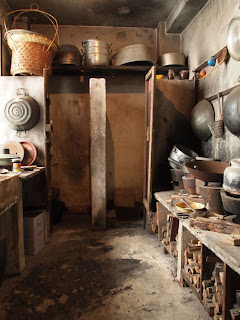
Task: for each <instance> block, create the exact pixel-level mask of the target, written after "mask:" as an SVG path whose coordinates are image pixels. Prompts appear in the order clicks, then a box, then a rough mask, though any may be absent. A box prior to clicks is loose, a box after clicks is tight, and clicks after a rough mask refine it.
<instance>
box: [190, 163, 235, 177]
mask: <svg viewBox="0 0 240 320" xmlns="http://www.w3.org/2000/svg"><path fill="white" fill-rule="evenodd" d="M195 165H196V166H197V167H199V168H200V170H201V171H199V170H196V169H194V166H195ZM185 166H186V167H187V169H188V171H189V172H190V173H191V174H192V175H193V176H194V177H195V178H196V179H199V180H201V181H204V182H222V181H223V172H224V170H225V169H226V168H227V167H229V163H228V162H220V161H196V160H195V161H191V162H188V163H186V164H185Z"/></svg>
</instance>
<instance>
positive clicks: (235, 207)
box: [168, 145, 240, 224]
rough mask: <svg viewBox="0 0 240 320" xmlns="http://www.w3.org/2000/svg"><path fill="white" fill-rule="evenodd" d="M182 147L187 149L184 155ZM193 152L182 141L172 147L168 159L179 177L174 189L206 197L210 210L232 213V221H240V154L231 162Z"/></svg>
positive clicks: (226, 213)
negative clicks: (233, 217)
mask: <svg viewBox="0 0 240 320" xmlns="http://www.w3.org/2000/svg"><path fill="white" fill-rule="evenodd" d="M183 150H184V151H185V152H187V151H188V154H185V157H184V156H183V155H182V153H183ZM191 151H192V150H191ZM189 154H192V157H190V156H189ZM193 155H196V154H195V153H194V152H193V151H192V153H190V152H189V150H188V149H185V147H183V146H181V145H175V146H174V147H173V149H172V151H171V154H170V157H169V158H168V160H169V164H170V166H171V169H170V172H171V176H172V180H173V181H174V179H175V180H178V185H177V188H176V187H175V185H176V183H174V184H173V186H174V190H175V191H180V189H181V188H182V189H184V190H181V192H183V194H187V195H188V196H189V197H193V198H199V197H201V198H203V199H204V201H205V206H206V208H207V209H208V211H209V212H210V213H211V214H220V215H233V216H235V220H233V221H235V222H236V223H239V224H240V158H237V159H232V160H231V162H230V163H229V162H221V161H216V160H213V159H210V158H209V159H208V158H200V157H198V156H195V158H194V156H193ZM173 167H174V169H173ZM180 179H182V184H181V182H180Z"/></svg>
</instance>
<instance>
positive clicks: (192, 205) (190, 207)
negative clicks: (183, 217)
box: [175, 201, 206, 213]
mask: <svg viewBox="0 0 240 320" xmlns="http://www.w3.org/2000/svg"><path fill="white" fill-rule="evenodd" d="M175 206H176V208H177V209H178V210H179V211H180V212H184V213H190V212H194V211H198V210H200V211H202V210H206V208H205V206H204V204H202V203H200V202H195V201H188V202H187V203H186V202H185V201H184V202H178V203H176V205H175Z"/></svg>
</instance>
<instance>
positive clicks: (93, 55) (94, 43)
mask: <svg viewBox="0 0 240 320" xmlns="http://www.w3.org/2000/svg"><path fill="white" fill-rule="evenodd" d="M82 45H83V47H84V49H85V52H84V63H85V65H88V66H106V65H109V64H110V51H109V45H108V43H107V42H104V41H101V40H97V39H90V40H87V41H85V42H83V43H82Z"/></svg>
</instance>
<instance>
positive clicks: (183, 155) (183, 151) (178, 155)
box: [169, 144, 198, 169]
mask: <svg viewBox="0 0 240 320" xmlns="http://www.w3.org/2000/svg"><path fill="white" fill-rule="evenodd" d="M196 157H198V154H197V153H196V152H194V151H192V150H191V149H189V148H187V147H184V146H182V145H180V144H176V145H174V147H173V148H172V151H171V153H170V158H171V159H173V160H175V161H177V162H178V163H180V164H185V163H187V162H189V161H191V160H192V159H195V158H196ZM169 164H170V166H171V167H172V168H173V169H175V168H178V166H177V165H176V164H175V163H173V162H172V161H169Z"/></svg>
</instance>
